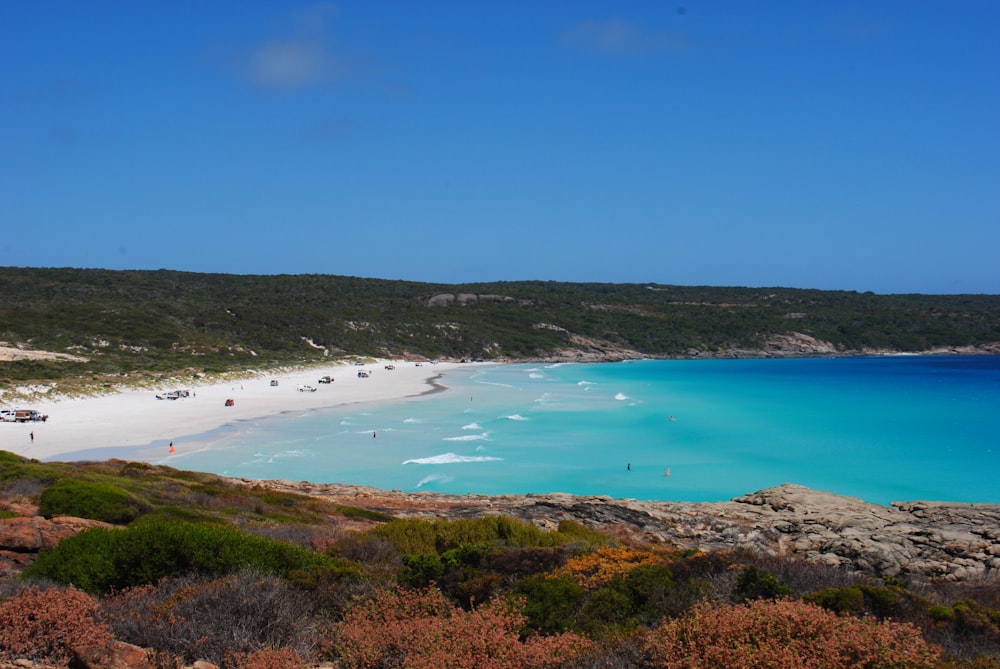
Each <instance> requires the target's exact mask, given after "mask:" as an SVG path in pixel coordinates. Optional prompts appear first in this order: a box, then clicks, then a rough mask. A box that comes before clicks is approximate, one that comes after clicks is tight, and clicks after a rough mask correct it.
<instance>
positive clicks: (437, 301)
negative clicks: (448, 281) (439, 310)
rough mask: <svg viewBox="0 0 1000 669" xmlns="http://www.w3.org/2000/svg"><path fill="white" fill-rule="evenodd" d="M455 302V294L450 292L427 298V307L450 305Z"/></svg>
mask: <svg viewBox="0 0 1000 669" xmlns="http://www.w3.org/2000/svg"><path fill="white" fill-rule="evenodd" d="M453 304H455V296H454V295H452V294H451V293H443V294H441V295H435V296H433V297H431V298H430V299H428V300H427V306H428V307H450V306H451V305H453Z"/></svg>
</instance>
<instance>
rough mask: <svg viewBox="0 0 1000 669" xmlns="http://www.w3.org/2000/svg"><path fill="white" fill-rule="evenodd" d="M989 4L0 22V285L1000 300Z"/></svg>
mask: <svg viewBox="0 0 1000 669" xmlns="http://www.w3.org/2000/svg"><path fill="white" fill-rule="evenodd" d="M998 35H1000V3H997V2H994V1H993V0H979V1H975V0H973V1H968V2H954V3H948V2H940V1H938V2H923V1H919V0H916V1H911V0H907V1H906V2H903V1H895V2H890V1H882V2H871V1H864V2H861V1H859V2H851V1H838V2H832V1H831V2H820V1H808V0H796V1H794V2H793V1H787V2H780V1H774V2H767V1H752V2H751V1H740V2H736V1H731V2H702V1H699V0H691V1H690V2H687V1H686V0H685V1H684V2H676V3H666V2H659V1H657V2H653V1H650V2H639V1H631V2H628V1H626V2H617V3H611V2H592V1H587V0H575V1H556V0H553V1H549V2H546V1H544V0H543V1H539V2H510V1H509V0H508V1H507V2H490V1H485V2H413V1H408V2H387V1H379V0H371V1H364V2H361V1H357V2H355V1H353V0H352V1H345V2H338V3H335V4H332V3H331V4H328V3H318V4H317V3H302V4H297V3H292V2H261V1H254V0H240V1H229V0H212V1H211V2H205V1H203V0H170V1H169V2H167V1H159V0H149V1H143V2H134V1H132V0H129V1H127V2H124V1H116V0H101V1H100V2H79V1H76V0H74V1H72V2H69V1H67V2H52V1H47V0H36V1H32V2H21V1H20V0H0V266H41V267H48V266H72V267H103V268H111V269H126V268H129V269H157V268H170V269H180V270H189V271H197V272H224V273H240V274H277V273H291V274H299V273H324V274H339V275H350V276H362V277H379V278H388V279H406V280H414V281H431V282H444V283H462V282H475V281H498V280H510V281H514V280H527V279H540V280H553V281H601V282H658V283H667V284H682V285H727V286H729V285H733V286H788V287H800V288H823V289H844V290H858V291H867V290H871V291H874V292H877V293H902V292H923V293H1000V261H998V256H1000V38H998Z"/></svg>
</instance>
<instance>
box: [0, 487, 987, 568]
mask: <svg viewBox="0 0 1000 669" xmlns="http://www.w3.org/2000/svg"><path fill="white" fill-rule="evenodd" d="M225 480H227V481H228V482H230V483H232V484H234V485H238V486H244V487H251V488H252V487H262V488H267V489H270V490H275V491H281V492H291V493H298V494H302V495H309V496H313V497H317V498H320V499H323V500H326V501H329V502H332V503H334V504H338V505H344V506H351V507H359V508H363V509H368V510H371V511H376V512H381V513H384V514H388V515H391V516H394V517H399V518H425V519H449V520H454V519H461V518H476V517H480V516H484V515H491V514H502V515H507V516H511V517H513V518H518V519H520V520H524V521H526V522H530V523H533V524H535V525H537V526H539V527H541V528H545V529H555V528H556V527H557V526H558V524H559V522H561V521H564V520H570V521H575V522H578V523H581V524H582V525H585V526H586V527H589V528H592V529H596V530H600V531H602V532H605V533H608V534H610V535H612V536H615V537H617V538H619V539H622V540H625V541H637V542H645V543H649V544H653V545H658V546H663V547H666V548H671V549H676V550H689V549H694V550H704V551H714V550H733V549H749V550H753V551H757V552H759V553H761V554H765V555H780V556H792V557H800V558H803V559H805V560H807V561H813V562H817V563H821V564H824V565H828V566H833V567H837V568H841V569H844V570H845V571H849V572H858V573H863V574H867V575H870V576H876V577H896V578H902V579H908V580H913V581H936V580H944V581H956V582H958V581H960V582H977V581H985V580H996V579H998V578H1000V504H967V503H954V502H925V501H914V502H894V503H893V504H892V505H891V506H881V505H878V504H871V503H869V502H865V501H863V500H860V499H857V498H853V497H844V496H841V495H835V494H833V493H829V492H823V491H819V490H812V489H810V488H806V487H804V486H800V485H794V484H787V483H786V484H783V485H780V486H776V487H773V488H768V489H765V490H761V491H758V492H754V493H750V494H747V495H743V496H740V497H736V498H734V499H732V500H730V501H728V502H664V501H641V500H635V499H614V498H611V497H607V496H574V495H569V494H562V493H549V494H539V495H497V496H489V495H472V494H470V495H447V494H441V493H428V492H415V493H410V492H402V491H399V490H380V489H377V488H369V487H365V486H356V485H347V484H337V483H323V484H318V483H309V482H304V481H303V482H293V481H278V480H272V481H256V480H252V479H232V478H230V479H225ZM36 513H37V512H36ZM331 522H332V523H334V524H336V525H338V526H340V527H343V528H345V529H364V528H365V527H367V526H370V525H371V523H372V522H373V521H368V520H364V519H344V518H336V519H333V518H332V519H331ZM103 525H104V523H100V522H98V521H89V520H82V519H78V518H67V517H56V518H51V519H46V518H43V517H41V516H37V515H35V516H32V515H30V512H29V514H26V515H24V516H21V517H17V518H5V519H0V576H10V575H12V574H14V573H16V572H18V571H20V570H21V569H23V568H24V567H26V566H27V565H28V564H30V563H31V562H32V561H33V560H34V557H35V555H37V553H38V551H39V550H42V549H44V548H48V547H51V546H53V545H55V543H56V542H58V541H59V540H60V539H62V538H64V537H66V536H69V535H71V534H75V533H76V532H79V531H82V530H84V529H87V528H89V527H94V526H103Z"/></svg>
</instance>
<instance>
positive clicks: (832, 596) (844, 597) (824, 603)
mask: <svg viewBox="0 0 1000 669" xmlns="http://www.w3.org/2000/svg"><path fill="white" fill-rule="evenodd" d="M802 599H803V601H806V602H809V603H810V604H816V605H817V606H821V607H823V608H824V609H826V610H827V611H833V612H834V613H837V614H839V615H842V616H844V615H849V616H855V615H858V614H859V613H861V612H862V611H864V609H865V593H864V592H862V591H861V588H859V587H858V586H856V585H851V586H848V587H846V588H823V589H822V590H817V591H816V592H814V593H812V594H809V595H806V596H805V597H803V598H802Z"/></svg>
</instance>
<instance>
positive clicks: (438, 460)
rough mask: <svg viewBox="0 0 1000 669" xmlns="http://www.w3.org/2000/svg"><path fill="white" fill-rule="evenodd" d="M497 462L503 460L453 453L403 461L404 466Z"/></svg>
mask: <svg viewBox="0 0 1000 669" xmlns="http://www.w3.org/2000/svg"><path fill="white" fill-rule="evenodd" d="M497 460H503V458H494V457H492V456H490V455H455V454H454V453H442V454H441V455H432V456H430V457H429V458H414V459H412V460H403V464H404V465H410V464H413V465H452V464H456V463H459V462H492V461H497Z"/></svg>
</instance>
